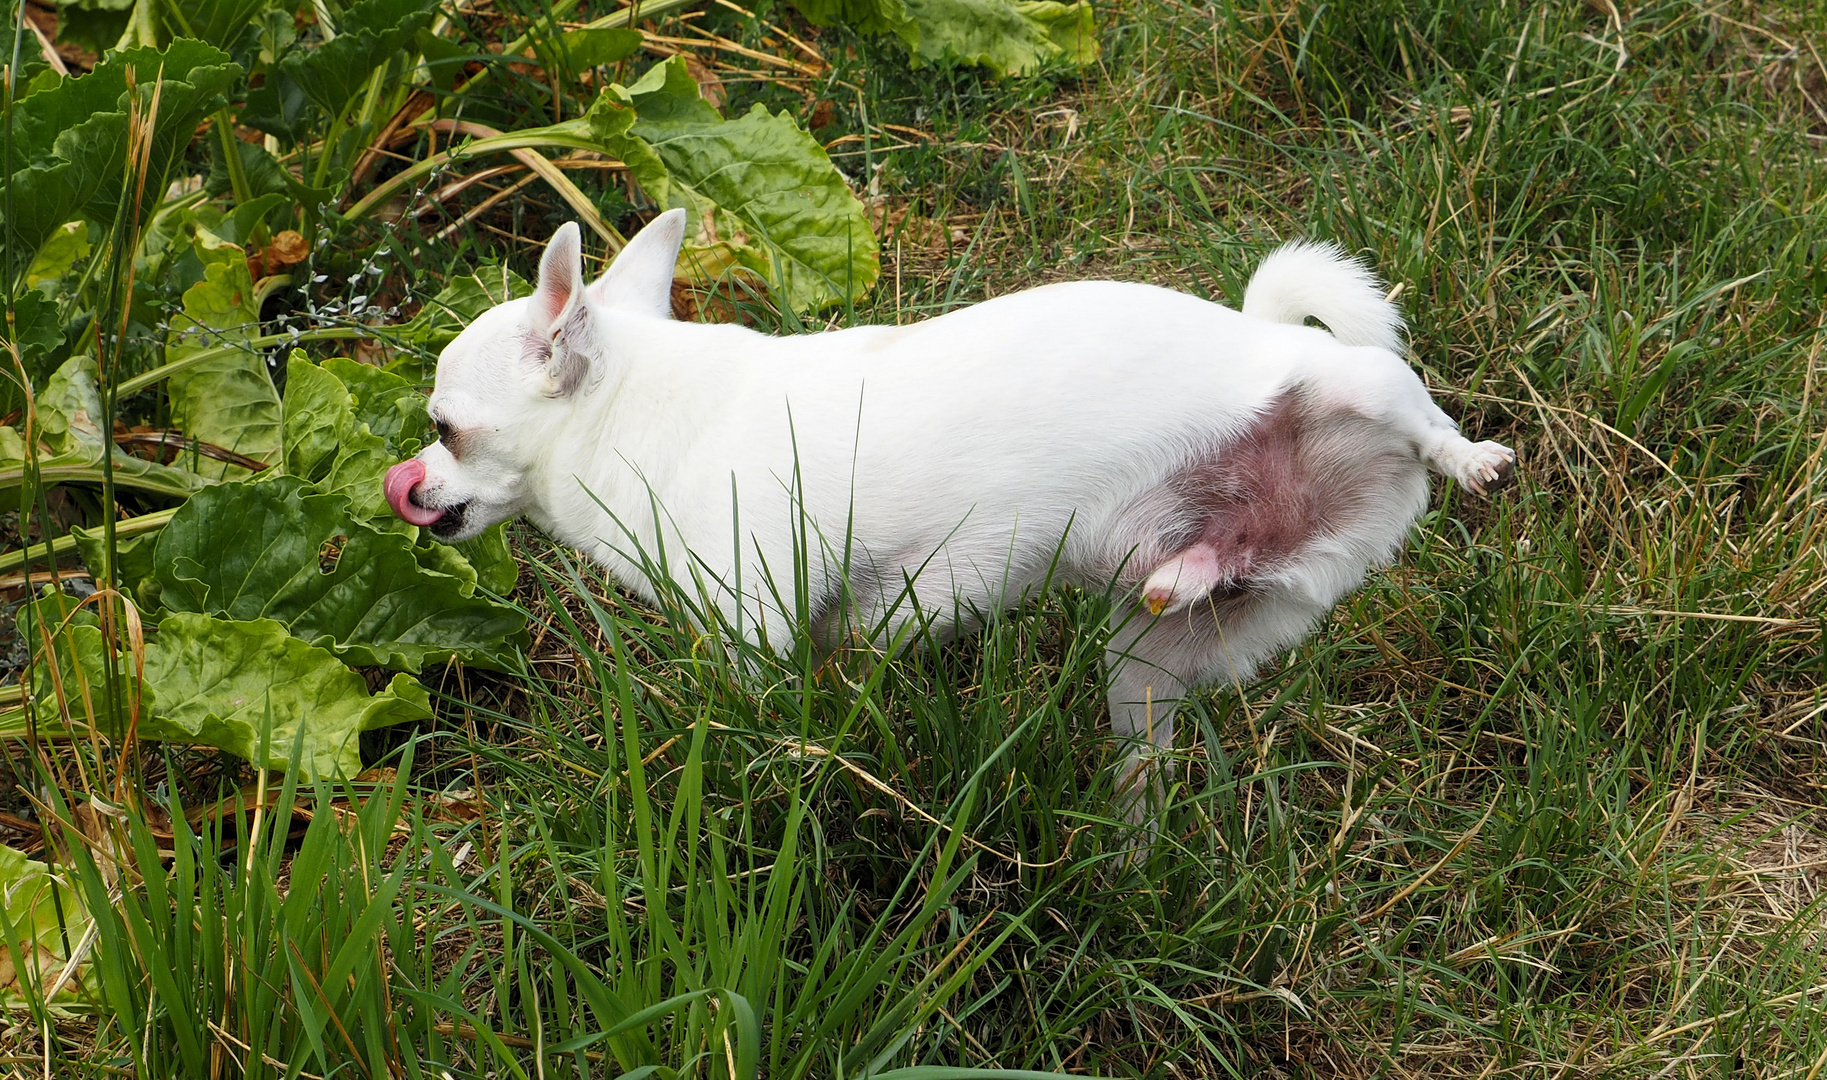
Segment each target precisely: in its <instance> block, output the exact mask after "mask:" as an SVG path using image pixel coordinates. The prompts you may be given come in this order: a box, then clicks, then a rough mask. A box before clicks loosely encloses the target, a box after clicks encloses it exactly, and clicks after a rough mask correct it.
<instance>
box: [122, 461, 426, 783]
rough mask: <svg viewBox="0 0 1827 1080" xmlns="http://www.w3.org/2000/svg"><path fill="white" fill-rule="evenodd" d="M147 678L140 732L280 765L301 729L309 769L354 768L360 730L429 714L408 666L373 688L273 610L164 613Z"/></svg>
mask: <svg viewBox="0 0 1827 1080" xmlns="http://www.w3.org/2000/svg"><path fill="white" fill-rule="evenodd" d="M234 486H236V487H240V486H243V485H234ZM146 680H147V682H149V683H151V684H152V685H153V686H154V687H155V688H157V692H158V695H159V704H158V707H157V709H156V711H155V714H154V716H155V719H154V721H153V723H152V724H151V725H149V726H148V727H147V728H145V729H143V734H145V735H147V736H148V737H151V738H160V739H179V740H183V741H186V742H193V743H202V744H204V745H207V746H216V747H220V748H222V749H224V750H227V751H229V752H231V753H234V754H239V755H240V756H241V757H244V758H246V759H248V760H249V761H251V762H253V763H254V764H256V765H264V766H266V767H268V768H273V769H283V768H285V767H286V766H287V764H288V762H289V760H290V757H291V753H292V747H293V743H294V741H295V740H298V739H299V738H300V737H301V736H300V730H301V729H302V732H303V734H302V740H303V743H302V753H301V755H300V759H299V765H300V769H301V771H302V772H304V773H306V774H308V775H310V776H330V775H335V774H341V775H343V776H354V775H355V774H356V773H358V772H360V771H361V767H362V761H361V754H360V745H359V739H358V738H357V737H358V736H359V735H360V734H361V733H362V732H364V731H371V730H373V729H375V728H378V727H384V726H386V725H388V724H398V723H403V722H406V721H411V720H422V719H428V718H430V716H431V715H432V713H431V696H430V695H429V694H428V693H427V692H426V690H425V688H424V687H423V686H420V685H419V684H418V682H417V681H415V680H414V679H413V678H411V677H410V676H407V675H396V676H394V678H393V681H392V682H391V683H389V684H388V685H387V688H386V689H385V690H382V691H381V692H380V693H378V694H372V695H371V694H369V693H368V686H367V683H366V682H365V681H363V679H362V677H361V676H360V675H357V674H356V673H355V672H353V671H350V670H349V669H348V668H347V667H344V666H343V664H342V663H341V662H340V661H338V660H337V658H336V657H335V655H333V654H332V653H330V652H329V651H328V650H325V649H321V648H317V647H316V646H313V645H309V644H307V643H305V642H303V641H300V640H299V639H298V638H296V637H293V636H291V635H290V634H288V633H286V628H285V627H284V626H283V625H281V624H280V623H277V622H274V621H272V620H271V619H257V620H252V621H245V622H238V621H230V620H226V619H215V618H210V617H209V616H207V615H197V614H182V615H171V616H168V617H167V618H166V619H165V621H164V622H162V623H160V624H159V630H158V634H157V636H156V637H155V639H154V640H153V643H152V644H151V645H150V646H149V647H148V648H147V650H146Z"/></svg>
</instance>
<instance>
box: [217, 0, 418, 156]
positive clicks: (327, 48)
mask: <svg viewBox="0 0 1827 1080" xmlns="http://www.w3.org/2000/svg"><path fill="white" fill-rule="evenodd" d="M436 7H437V5H436V3H435V2H434V0H363V2H362V3H359V4H355V5H352V6H351V7H349V8H348V9H347V10H345V11H344V12H343V13H342V16H341V17H340V18H339V19H337V20H336V37H334V38H332V39H331V40H329V41H325V42H323V43H322V44H319V45H317V46H316V47H315V48H306V47H304V46H296V47H294V48H292V49H291V50H289V51H288V52H287V53H286V54H285V55H284V56H282V57H280V58H279V62H278V63H276V64H274V65H273V70H272V71H270V72H268V73H267V77H266V83H265V84H264V85H262V86H260V87H258V88H256V89H254V90H250V91H249V92H248V95H247V107H246V109H245V110H243V111H242V113H241V122H242V123H244V124H247V125H249V126H250V127H256V128H259V129H260V130H262V131H265V132H269V133H271V134H273V135H280V136H284V137H286V138H291V139H297V138H299V137H301V136H302V135H303V134H304V131H305V128H306V127H307V126H308V125H309V123H310V121H311V118H310V117H309V116H308V115H307V109H308V107H309V106H316V107H317V108H318V109H320V110H322V112H323V113H324V114H325V115H326V116H330V117H335V116H339V115H340V114H341V113H342V111H343V108H344V106H346V105H348V104H349V102H350V100H351V99H353V98H354V97H355V95H356V94H357V93H359V92H360V91H361V89H362V87H363V86H365V85H366V84H367V82H368V79H369V78H370V77H371V76H372V75H373V74H374V72H375V69H377V68H382V67H385V66H387V64H388V62H389V61H391V60H393V59H394V58H395V56H397V55H398V54H399V52H400V50H401V49H403V48H405V47H406V45H407V44H408V43H410V42H411V41H412V40H413V37H414V36H415V35H416V34H417V33H418V32H419V30H420V29H421V28H423V27H424V26H425V25H427V24H428V23H430V22H431V17H432V14H433V13H434V12H435V10H436Z"/></svg>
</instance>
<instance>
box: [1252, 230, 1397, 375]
mask: <svg viewBox="0 0 1827 1080" xmlns="http://www.w3.org/2000/svg"><path fill="white" fill-rule="evenodd" d="M1243 313H1244V314H1245V315H1253V316H1255V317H1256V318H1258V319H1267V320H1269V321H1270V322H1278V323H1292V324H1293V325H1295V326H1299V325H1301V323H1303V322H1305V321H1306V320H1307V319H1308V318H1309V317H1311V318H1314V319H1318V320H1319V321H1320V322H1322V323H1324V324H1325V326H1326V329H1328V330H1330V331H1332V336H1333V337H1335V338H1338V339H1339V341H1341V342H1343V343H1344V344H1346V345H1375V346H1378V347H1380V348H1384V349H1388V350H1389V351H1390V352H1393V353H1396V354H1398V355H1400V354H1401V352H1402V351H1403V350H1402V314H1401V312H1399V311H1397V310H1396V305H1395V304H1393V303H1391V302H1390V301H1389V300H1387V299H1385V298H1384V296H1383V285H1382V283H1381V282H1380V281H1378V280H1377V276H1376V274H1374V273H1372V272H1371V270H1370V268H1369V267H1367V266H1365V265H1364V264H1363V263H1361V262H1359V261H1357V260H1356V259H1353V258H1351V257H1350V256H1348V255H1346V254H1345V252H1344V250H1343V249H1342V248H1340V247H1339V246H1338V245H1337V244H1329V243H1315V242H1313V241H1306V240H1296V241H1294V242H1293V243H1289V244H1283V245H1282V246H1281V247H1279V248H1276V249H1275V250H1274V251H1273V252H1271V253H1270V254H1269V257H1268V258H1266V259H1264V260H1263V261H1262V265H1261V266H1259V267H1257V268H1256V273H1255V275H1254V276H1252V277H1251V278H1250V284H1249V287H1248V288H1246V289H1244V292H1243Z"/></svg>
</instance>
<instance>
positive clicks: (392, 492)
mask: <svg viewBox="0 0 1827 1080" xmlns="http://www.w3.org/2000/svg"><path fill="white" fill-rule="evenodd" d="M424 482H425V463H424V462H423V461H420V460H419V459H418V458H412V459H410V460H408V461H402V462H400V463H399V464H398V465H395V466H394V467H393V468H391V469H388V470H387V477H386V479H384V480H383V481H381V490H382V491H383V492H385V493H386V495H387V505H388V506H391V507H393V512H394V513H396V514H398V515H400V517H401V518H402V519H404V520H405V521H406V522H407V523H409V524H412V525H421V526H427V527H429V528H430V529H431V531H432V532H433V533H436V534H437V535H439V536H449V535H452V534H454V533H455V532H456V531H457V530H458V529H461V528H462V527H463V511H464V510H465V509H467V508H468V507H469V501H468V500H464V501H463V502H461V503H458V504H457V505H455V506H426V505H425V504H424V503H421V502H420V501H419V500H418V491H419V485H421V484H423V483H424Z"/></svg>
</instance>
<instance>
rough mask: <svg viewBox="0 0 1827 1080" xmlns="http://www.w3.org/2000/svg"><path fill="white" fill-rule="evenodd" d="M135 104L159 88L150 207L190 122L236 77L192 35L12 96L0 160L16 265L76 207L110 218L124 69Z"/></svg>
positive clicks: (115, 196)
mask: <svg viewBox="0 0 1827 1080" xmlns="http://www.w3.org/2000/svg"><path fill="white" fill-rule="evenodd" d="M129 71H131V72H132V73H133V76H134V78H135V81H136V84H137V87H138V89H137V90H136V91H135V92H136V93H137V94H138V96H139V98H140V100H141V101H142V102H143V103H147V104H149V103H150V101H151V99H152V96H153V92H154V84H155V83H159V82H160V81H161V79H162V85H161V86H159V87H158V88H157V89H158V98H159V108H158V117H157V120H156V122H155V124H154V128H153V139H152V146H151V152H150V155H149V156H148V159H147V171H146V180H145V185H146V186H145V191H146V193H147V196H146V197H147V199H148V203H147V206H148V207H150V206H151V205H152V204H153V203H155V202H156V201H157V199H158V198H159V197H160V195H161V194H162V193H163V192H164V190H165V186H166V183H167V181H168V179H169V177H170V175H171V171H172V168H173V166H174V165H175V164H176V163H177V161H178V159H179V158H180V157H182V155H183V153H184V151H185V150H186V148H187V147H188V146H189V145H190V141H191V137H192V136H193V135H194V134H195V133H196V128H197V124H198V123H199V122H200V121H201V120H202V119H203V117H205V116H206V115H208V114H209V113H210V112H211V111H213V110H214V109H215V108H216V107H217V105H218V104H219V103H220V101H221V100H222V97H221V96H222V94H223V93H224V92H225V91H226V90H227V89H228V88H229V87H230V86H232V85H233V84H234V83H235V81H236V80H237V79H239V78H240V76H241V69H240V68H239V67H237V66H236V65H235V64H233V63H231V62H230V60H229V56H228V54H227V53H225V52H223V51H222V50H220V49H217V48H214V47H212V46H209V45H205V44H203V43H202V42H199V41H188V40H182V39H180V40H178V41H174V42H172V43H171V46H170V47H169V48H167V49H163V50H159V49H150V48H139V49H126V50H122V51H121V52H117V53H111V54H110V55H109V56H108V57H107V59H105V60H104V61H102V63H100V64H98V65H96V68H95V70H94V71H91V72H90V73H89V74H87V75H83V76H81V77H76V78H64V79H60V80H58V81H57V82H56V83H55V84H54V85H52V86H50V87H49V88H47V89H43V90H39V91H38V92H36V93H33V94H28V95H27V96H25V97H23V98H21V99H20V100H19V103H18V105H17V106H16V107H15V109H14V113H13V124H14V129H13V155H12V157H11V158H10V159H4V160H0V169H4V170H5V171H6V172H7V173H10V174H11V181H10V182H11V185H12V207H13V212H12V215H11V216H10V217H9V218H7V219H6V221H5V222H4V228H5V229H6V231H7V232H8V233H10V236H8V237H6V239H7V242H8V243H9V245H10V250H11V251H12V252H13V254H14V256H15V257H16V258H18V257H21V256H22V257H23V258H22V262H21V264H19V265H20V266H21V269H23V267H24V266H25V265H29V264H30V263H31V260H32V256H33V255H35V254H36V253H37V251H38V249H39V248H40V247H41V246H43V244H44V242H45V241H46V240H47V239H48V238H49V237H50V236H51V234H52V233H53V232H55V231H56V230H57V229H59V228H60V227H61V226H62V225H63V224H64V223H65V222H67V221H69V220H71V219H72V218H75V217H78V216H84V217H88V218H89V219H90V220H92V221H98V222H101V223H103V224H108V223H111V222H113V220H114V217H115V213H116V211H117V210H118V209H119V208H120V206H121V202H122V199H123V197H124V196H125V194H126V191H127V189H126V187H125V180H124V177H125V174H126V165H127V104H126V95H127V77H128V72H129Z"/></svg>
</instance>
